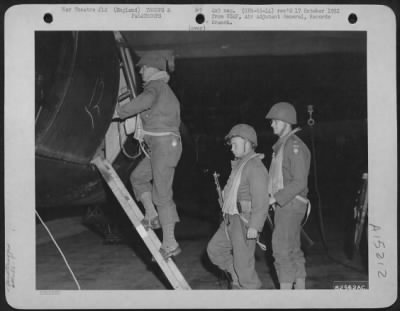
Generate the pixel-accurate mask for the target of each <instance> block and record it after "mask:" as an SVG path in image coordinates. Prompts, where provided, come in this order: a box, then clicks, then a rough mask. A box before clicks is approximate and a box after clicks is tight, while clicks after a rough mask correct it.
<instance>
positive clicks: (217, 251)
mask: <svg viewBox="0 0 400 311" xmlns="http://www.w3.org/2000/svg"><path fill="white" fill-rule="evenodd" d="M226 230H227V229H226V224H225V222H224V221H222V222H221V224H220V226H219V227H218V229H217V231H216V232H215V234H214V235H213V237H212V238H211V240H210V241H209V242H208V244H207V255H208V258H210V261H211V262H212V263H213V264H214V265H216V266H217V267H218V268H220V269H221V270H224V271H227V272H229V274H230V275H231V277H232V283H233V284H232V285H237V286H238V285H239V282H238V277H237V274H236V272H235V269H234V267H233V255H232V242H231V241H230V239H229V238H228V236H227V231H226Z"/></svg>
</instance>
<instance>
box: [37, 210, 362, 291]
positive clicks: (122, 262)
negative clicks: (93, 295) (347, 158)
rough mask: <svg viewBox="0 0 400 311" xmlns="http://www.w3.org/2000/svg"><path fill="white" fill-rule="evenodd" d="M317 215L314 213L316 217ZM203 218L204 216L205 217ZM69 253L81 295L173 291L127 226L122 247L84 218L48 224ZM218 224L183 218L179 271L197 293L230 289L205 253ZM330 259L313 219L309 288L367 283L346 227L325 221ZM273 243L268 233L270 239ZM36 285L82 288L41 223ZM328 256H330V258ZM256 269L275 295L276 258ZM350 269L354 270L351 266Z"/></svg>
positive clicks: (260, 260) (265, 257) (260, 257)
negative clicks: (348, 247) (96, 291)
mask: <svg viewBox="0 0 400 311" xmlns="http://www.w3.org/2000/svg"><path fill="white" fill-rule="evenodd" d="M314 215H315V213H314ZM203 216H204V215H203ZM46 224H47V226H48V227H49V229H50V231H51V232H52V233H53V235H54V237H55V239H56V241H57V243H58V244H59V247H60V248H61V250H62V252H63V253H64V255H65V257H66V259H67V261H68V263H69V265H70V267H71V269H72V271H73V272H74V274H75V277H76V279H77V281H78V282H79V284H80V287H81V289H82V290H94V289H101V290H140V289H169V288H170V286H169V284H168V281H167V280H166V279H165V278H164V276H163V274H162V272H161V270H160V269H159V268H158V266H157V265H156V264H155V263H154V262H152V261H151V255H150V253H149V252H148V251H147V249H146V247H145V244H144V243H143V242H142V241H141V240H140V238H139V237H138V235H137V234H136V232H135V231H134V230H133V228H132V227H130V226H129V224H128V223H124V224H122V225H121V227H120V228H122V229H121V230H120V231H121V232H120V233H121V235H122V236H123V238H124V239H123V243H120V244H105V243H104V238H103V236H102V235H101V234H99V232H98V231H96V230H94V229H93V227H90V226H86V225H83V224H82V217H81V216H76V215H75V216H66V215H64V216H63V217H62V218H58V219H52V220H49V221H47V222H46ZM215 225H216V224H215V222H210V221H209V218H207V217H202V216H201V217H200V216H199V215H195V213H184V212H182V213H181V222H180V223H179V224H178V226H177V228H176V236H177V240H178V241H179V243H180V245H181V248H182V253H181V254H180V255H179V256H177V257H176V258H175V262H176V265H177V266H178V268H179V270H180V271H181V273H182V274H183V276H184V277H185V279H186V281H187V282H188V283H189V285H190V286H191V288H192V289H194V290H196V289H210V290H216V289H226V288H227V282H226V281H225V280H224V278H223V276H222V274H221V273H219V271H218V269H215V267H214V266H213V265H212V264H211V263H210V262H209V261H208V258H207V255H206V254H205V249H206V246H207V242H208V241H209V239H210V238H211V236H212V234H213V233H214V231H215ZM324 225H325V226H324V229H325V236H326V240H327V245H328V247H329V248H328V250H329V253H327V252H326V249H325V248H324V246H323V243H322V241H321V234H320V233H319V229H318V228H319V227H318V221H317V218H316V217H315V216H314V217H311V218H310V220H309V222H308V223H307V225H306V231H307V232H308V234H309V235H310V236H311V237H312V239H313V240H314V241H315V244H314V246H313V247H312V248H310V249H309V250H308V251H307V253H306V259H307V266H306V268H307V273H308V278H307V283H306V285H307V288H308V289H331V288H332V286H333V284H334V281H366V280H368V274H367V272H366V269H365V268H364V267H365V263H364V265H363V262H362V260H361V257H360V256H359V255H358V254H356V256H354V258H352V259H349V257H348V256H347V255H346V253H345V251H344V244H345V241H344V239H346V237H345V236H344V232H345V230H344V228H343V223H341V222H340V221H338V219H335V217H334V216H330V218H325V222H324ZM265 236H266V238H267V240H268V231H267V232H266V233H265ZM36 241H37V246H36V269H37V271H36V285H37V289H39V290H45V289H46V290H47V289H50V290H73V289H76V288H77V286H76V284H75V282H74V280H73V277H72V276H71V274H70V272H69V271H68V269H67V266H66V265H65V263H64V261H63V259H62V257H61V255H60V253H59V251H58V250H57V248H56V247H55V245H54V243H53V242H52V241H51V240H50V238H49V237H48V234H47V232H46V231H45V229H44V228H43V226H42V225H41V224H40V223H38V224H37V230H36ZM328 255H329V256H328ZM256 259H257V261H256V268H257V271H258V274H259V276H260V278H261V280H262V282H263V289H271V290H272V289H276V287H277V284H276V281H274V270H273V268H271V257H270V256H269V254H268V253H265V252H262V251H261V250H260V249H258V248H257V251H256ZM346 265H349V266H346Z"/></svg>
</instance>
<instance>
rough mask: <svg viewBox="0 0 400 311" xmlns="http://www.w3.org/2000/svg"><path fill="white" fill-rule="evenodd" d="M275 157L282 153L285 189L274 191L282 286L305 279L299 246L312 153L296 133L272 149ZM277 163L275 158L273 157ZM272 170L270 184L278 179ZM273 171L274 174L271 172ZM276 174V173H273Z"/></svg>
mask: <svg viewBox="0 0 400 311" xmlns="http://www.w3.org/2000/svg"><path fill="white" fill-rule="evenodd" d="M272 149H273V151H274V156H275V157H276V155H277V154H278V153H279V152H282V153H281V160H280V165H281V175H282V177H283V187H282V188H281V189H279V190H275V191H276V192H275V191H273V196H274V198H275V200H276V202H277V203H278V206H277V207H276V208H275V218H274V223H275V228H274V231H273V234H272V249H273V256H274V258H275V263H274V264H275V268H276V271H277V275H278V278H279V281H280V283H281V284H282V283H289V284H292V283H293V282H295V280H296V279H303V280H304V279H305V277H306V270H305V259H304V254H303V252H302V250H301V247H300V232H301V224H302V221H303V219H304V216H305V213H306V210H307V200H306V198H307V193H308V187H307V181H308V174H309V169H310V158H311V156H310V150H309V149H308V147H307V146H306V145H305V144H304V142H303V141H302V140H301V139H300V138H299V137H298V136H296V135H294V134H293V133H289V134H287V135H286V136H284V137H281V138H280V139H279V140H278V141H277V142H276V143H275V145H274V146H273V148H272ZM273 161H274V158H273ZM272 165H273V163H271V168H270V178H271V180H270V183H271V184H273V181H272V180H273V179H274V178H275V179H276V176H273V175H274V174H276V170H275V169H274V168H273V167H272ZM271 171H272V172H271ZM274 172H275V173H274Z"/></svg>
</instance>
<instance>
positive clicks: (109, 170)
mask: <svg viewBox="0 0 400 311" xmlns="http://www.w3.org/2000/svg"><path fill="white" fill-rule="evenodd" d="M92 163H93V164H94V165H96V167H97V168H98V170H99V171H100V173H101V175H102V176H103V178H104V180H105V181H106V182H107V184H108V186H109V187H110V189H111V190H112V192H113V193H114V195H115V197H116V198H117V200H118V202H119V203H120V204H121V206H122V208H123V209H124V211H125V213H126V214H127V216H128V218H129V219H130V221H131V222H132V224H133V225H134V227H135V229H136V231H137V232H138V234H139V235H140V237H141V238H142V240H143V241H144V243H145V244H146V246H147V248H148V249H149V251H150V252H151V254H152V255H153V257H154V259H155V260H156V261H157V263H158V265H159V267H160V268H161V270H162V271H163V272H164V274H165V276H166V277H167V279H168V280H169V282H170V283H171V285H172V286H173V288H174V289H191V288H190V286H189V284H188V283H187V282H186V280H185V278H184V277H183V275H182V274H181V272H180V271H179V269H178V268H177V266H176V265H175V263H174V261H173V260H172V259H171V258H168V259H167V260H165V259H164V258H163V257H162V255H161V253H160V246H161V242H160V240H159V239H158V237H157V235H156V234H155V233H154V231H153V230H151V229H149V230H148V231H147V230H146V229H145V228H144V227H143V225H142V223H141V221H142V219H143V214H142V212H141V211H140V209H139V207H138V206H137V204H136V202H135V201H134V200H133V199H132V197H131V195H130V193H129V192H128V190H127V189H126V187H125V185H124V184H123V183H122V181H121V179H120V178H119V176H118V174H117V173H116V172H115V170H114V168H113V167H112V166H111V164H110V163H109V162H108V161H107V160H106V159H103V158H101V157H97V158H95V159H94V160H93V161H92Z"/></svg>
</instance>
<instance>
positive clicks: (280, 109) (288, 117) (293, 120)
mask: <svg viewBox="0 0 400 311" xmlns="http://www.w3.org/2000/svg"><path fill="white" fill-rule="evenodd" d="M265 118H266V119H271V120H281V121H284V122H287V123H289V124H297V114H296V109H294V107H293V105H292V104H290V103H287V102H279V103H276V104H275V105H273V106H272V107H271V109H270V110H269V111H268V113H267V115H266V117H265Z"/></svg>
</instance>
